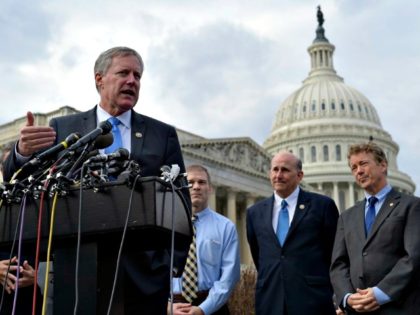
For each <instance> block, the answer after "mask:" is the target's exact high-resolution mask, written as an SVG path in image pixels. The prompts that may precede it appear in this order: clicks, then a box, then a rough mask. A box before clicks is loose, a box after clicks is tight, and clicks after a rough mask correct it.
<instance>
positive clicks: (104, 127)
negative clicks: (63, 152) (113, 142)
mask: <svg viewBox="0 0 420 315" xmlns="http://www.w3.org/2000/svg"><path fill="white" fill-rule="evenodd" d="M111 129H112V125H111V123H110V122H109V121H107V120H105V121H102V122H101V123H99V126H98V127H97V128H96V129H93V130H92V131H91V132H89V133H88V134H86V135H84V136H83V137H81V138H80V139H79V140H77V142H76V143H74V144H73V145H71V146H70V148H69V151H74V150H76V149H78V148H80V147H83V146H84V145H85V144H87V143H90V142H92V141H94V140H95V139H97V138H98V137H99V136H100V135H105V134H107V133H109V132H110V131H111Z"/></svg>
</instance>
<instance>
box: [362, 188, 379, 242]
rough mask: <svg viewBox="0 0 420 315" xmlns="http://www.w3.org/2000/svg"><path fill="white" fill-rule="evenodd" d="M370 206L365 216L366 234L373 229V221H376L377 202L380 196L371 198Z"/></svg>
mask: <svg viewBox="0 0 420 315" xmlns="http://www.w3.org/2000/svg"><path fill="white" fill-rule="evenodd" d="M368 201H369V208H368V211H367V213H366V218H365V228H366V236H368V235H369V232H370V230H371V229H372V225H373V222H374V221H375V216H376V211H375V203H377V202H378V198H376V197H375V196H372V197H370V198H369V200H368Z"/></svg>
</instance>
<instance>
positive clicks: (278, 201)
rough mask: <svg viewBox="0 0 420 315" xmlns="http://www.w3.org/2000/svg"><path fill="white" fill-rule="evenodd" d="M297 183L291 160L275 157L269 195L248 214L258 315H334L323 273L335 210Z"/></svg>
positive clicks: (286, 155)
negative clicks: (255, 278) (272, 190)
mask: <svg viewBox="0 0 420 315" xmlns="http://www.w3.org/2000/svg"><path fill="white" fill-rule="evenodd" d="M302 178H303V171H302V162H301V161H300V160H299V159H298V158H297V157H296V156H295V155H293V154H292V153H290V152H280V153H278V154H276V155H275V156H274V157H273V159H272V161H271V169H270V180H271V184H272V186H273V188H274V194H273V196H271V197H269V198H267V199H264V200H262V201H260V202H258V203H256V204H255V205H253V206H252V207H250V208H249V209H248V210H247V237H248V242H249V245H250V248H251V253H252V257H253V260H254V263H255V266H256V268H257V271H258V279H257V285H256V292H255V310H256V314H257V315H270V314H272V315H286V314H287V315H303V314H306V315H309V314H310V315H333V314H335V310H334V305H333V291H332V287H331V284H330V278H329V274H328V271H329V266H330V260H331V252H332V246H333V242H334V234H335V230H336V224H337V218H338V210H337V207H336V205H335V203H334V201H333V200H332V199H331V198H328V197H326V196H323V195H319V194H315V193H311V192H306V191H303V190H302V189H301V188H300V187H299V183H300V181H301V180H302Z"/></svg>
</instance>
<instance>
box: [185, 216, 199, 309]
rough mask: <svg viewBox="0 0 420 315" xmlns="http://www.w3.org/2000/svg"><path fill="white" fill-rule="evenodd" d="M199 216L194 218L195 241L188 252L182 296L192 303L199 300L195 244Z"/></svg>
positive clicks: (193, 240)
mask: <svg viewBox="0 0 420 315" xmlns="http://www.w3.org/2000/svg"><path fill="white" fill-rule="evenodd" d="M195 220H197V216H196V215H193V216H192V223H193V239H192V242H191V244H190V250H189V251H188V258H187V263H186V264H185V268H184V273H183V274H182V296H183V297H184V298H185V299H186V300H187V301H188V302H189V303H192V301H193V300H194V299H196V298H197V292H198V279H197V278H198V277H197V248H196V244H195V233H196V232H195V226H194V222H195Z"/></svg>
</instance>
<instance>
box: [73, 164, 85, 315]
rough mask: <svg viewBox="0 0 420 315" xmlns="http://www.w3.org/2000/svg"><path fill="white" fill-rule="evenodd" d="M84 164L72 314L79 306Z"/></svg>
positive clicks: (80, 193)
mask: <svg viewBox="0 0 420 315" xmlns="http://www.w3.org/2000/svg"><path fill="white" fill-rule="evenodd" d="M84 169H85V168H84V165H83V166H82V168H81V170H80V188H79V212H78V217H77V245H76V264H75V275H74V309H73V314H74V315H76V314H77V307H78V306H79V260H80V242H81V238H82V205H83V176H84Z"/></svg>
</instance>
